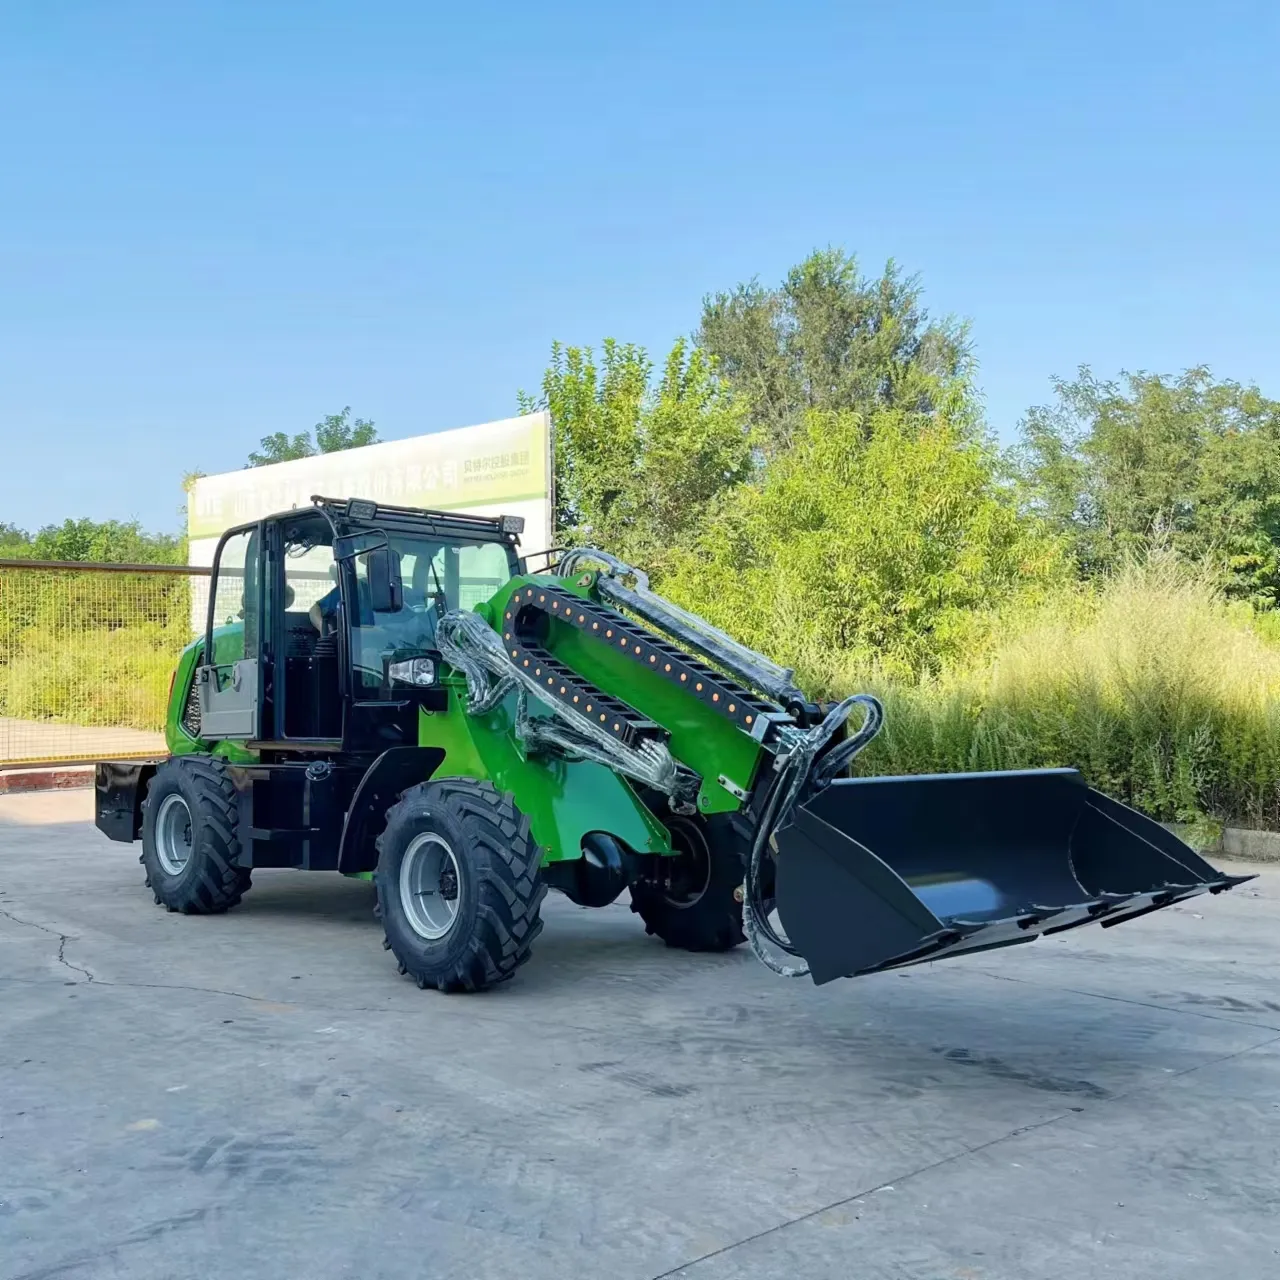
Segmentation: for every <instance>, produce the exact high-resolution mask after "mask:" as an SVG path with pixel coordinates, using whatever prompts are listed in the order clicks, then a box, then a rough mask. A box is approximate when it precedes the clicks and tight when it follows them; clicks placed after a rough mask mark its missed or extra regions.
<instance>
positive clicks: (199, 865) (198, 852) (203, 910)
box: [139, 755, 252, 916]
mask: <svg viewBox="0 0 1280 1280" xmlns="http://www.w3.org/2000/svg"><path fill="white" fill-rule="evenodd" d="M238 821H239V814H238V812H237V808H236V793H235V789H234V788H233V787H232V785H231V780H230V779H229V778H228V777H227V772H226V765H225V764H224V763H223V762H222V761H221V760H218V759H215V758H214V757H213V756H205V755H189V756H174V757H172V758H171V759H169V760H166V761H165V762H164V763H163V764H162V765H161V766H160V767H159V768H158V769H157V770H156V772H155V776H154V777H153V778H152V779H151V784H150V785H149V786H148V788H147V796H146V799H145V800H144V801H143V802H142V857H141V858H140V859H139V861H140V862H141V863H142V865H143V867H144V868H145V869H146V872H147V888H149V889H150V890H151V892H152V893H153V894H154V895H155V900H156V904H157V905H158V906H163V907H167V908H168V909H169V910H170V911H181V912H182V913H183V914H184V915H189V916H191V915H201V916H210V915H219V914H221V913H222V912H223V911H226V910H228V909H229V908H231V907H234V906H235V905H236V903H238V902H239V901H240V899H241V898H242V897H244V894H245V890H247V889H248V888H249V881H250V877H251V874H252V873H251V872H250V871H249V869H248V868H247V867H240V866H237V865H236V857H237V855H238V854H239V851H240V842H239V840H238V839H237V836H236V827H237V824H238Z"/></svg>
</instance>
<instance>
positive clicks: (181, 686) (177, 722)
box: [164, 622, 258, 764]
mask: <svg viewBox="0 0 1280 1280" xmlns="http://www.w3.org/2000/svg"><path fill="white" fill-rule="evenodd" d="M203 651H204V639H203V637H201V638H200V639H197V640H193V641H192V642H191V643H190V644H189V645H187V647H186V648H185V649H183V651H182V652H181V654H179V655H178V666H177V669H176V671H175V672H174V677H173V688H172V689H170V690H169V708H168V711H167V712H166V714H165V720H164V740H165V745H166V746H167V747H168V748H169V753H170V754H171V755H175V756H185V755H190V754H191V753H192V752H195V751H203V752H208V753H210V754H212V755H215V756H221V757H222V758H223V759H224V760H230V761H232V762H233V763H236V764H250V763H252V762H253V761H255V760H257V758H258V753H257V752H256V751H250V750H249V749H248V748H247V747H243V746H241V745H240V743H238V742H216V743H209V742H204V741H202V740H200V739H197V738H193V737H191V735H190V734H189V733H187V731H186V730H185V729H184V728H183V727H182V708H183V706H184V705H185V704H186V701H187V690H188V689H189V688H190V687H191V678H192V676H193V675H194V674H195V669H196V666H197V665H198V664H199V662H200V655H201V653H202V652H203ZM213 652H214V657H215V658H216V659H217V661H218V662H219V663H229V662H236V661H238V660H239V659H240V658H242V657H243V656H244V627H243V625H242V624H241V623H238V622H237V623H232V624H231V625H230V626H227V627H217V628H215V630H214V633H213Z"/></svg>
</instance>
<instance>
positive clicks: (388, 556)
mask: <svg viewBox="0 0 1280 1280" xmlns="http://www.w3.org/2000/svg"><path fill="white" fill-rule="evenodd" d="M364 562H365V567H366V568H367V569H368V571H369V607H370V608H371V609H372V610H373V611H374V613H399V612H400V610H401V609H403V608H404V583H403V582H401V580H400V557H399V555H397V554H396V552H394V551H392V549H391V548H390V547H388V546H385V545H383V546H381V547H375V548H374V550H372V551H370V552H369V553H368V554H367V555H366V556H365V561H364Z"/></svg>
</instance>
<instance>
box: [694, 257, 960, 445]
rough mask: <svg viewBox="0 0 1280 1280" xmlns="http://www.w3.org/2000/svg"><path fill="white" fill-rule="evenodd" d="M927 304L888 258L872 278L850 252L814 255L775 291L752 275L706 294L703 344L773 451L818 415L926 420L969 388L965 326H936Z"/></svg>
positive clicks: (913, 279) (701, 330) (701, 332)
mask: <svg viewBox="0 0 1280 1280" xmlns="http://www.w3.org/2000/svg"><path fill="white" fill-rule="evenodd" d="M920 297H921V289H920V282H919V280H918V279H917V278H916V277H915V276H908V277H903V276H902V275H900V274H899V272H898V269H897V267H896V266H895V265H894V263H893V262H889V263H888V264H887V266H886V267H885V269H884V272H883V274H882V275H881V276H880V277H879V279H869V278H863V277H861V276H859V274H858V264H857V260H856V259H855V258H854V257H852V256H851V255H849V254H847V253H845V252H844V251H843V250H841V249H832V248H828V249H824V250H816V251H815V252H813V253H812V254H810V255H809V257H808V258H806V259H805V260H804V261H803V262H801V263H800V264H799V265H798V266H796V267H793V268H792V269H791V270H790V271H789V272H788V273H787V276H786V279H785V280H784V281H783V282H782V284H781V285H780V286H778V287H777V288H773V289H766V288H764V287H763V286H762V285H761V284H760V283H759V282H758V281H757V280H751V281H749V282H748V283H746V284H740V285H738V286H737V288H735V289H732V290H730V291H729V292H727V293H717V294H715V295H713V296H711V297H708V298H706V299H704V300H703V308H702V322H701V326H700V328H699V331H698V342H699V344H700V346H701V347H702V348H703V349H704V350H705V351H706V352H707V353H708V354H709V355H710V356H711V357H712V359H713V360H714V361H715V362H716V364H717V367H718V369H719V370H720V373H721V376H722V377H723V378H724V380H725V382H726V383H727V384H728V385H729V387H730V388H731V389H732V390H733V391H734V392H735V393H736V394H737V395H738V396H739V397H740V398H742V399H743V400H745V401H746V403H747V404H748V405H749V407H750V416H751V421H752V424H753V426H755V427H756V428H758V430H759V435H760V441H761V443H762V444H763V446H764V447H765V448H766V449H768V450H769V451H771V452H772V451H776V450H781V449H785V448H787V447H788V446H789V445H790V443H791V442H792V439H793V437H794V435H795V433H796V431H797V430H798V429H800V428H802V426H803V423H804V420H805V415H806V414H807V413H808V412H810V411H811V410H814V409H822V410H842V409H843V410H852V411H854V412H857V413H860V414H863V415H864V416H870V415H871V414H873V413H874V412H876V411H877V410H878V409H902V410H905V411H907V412H911V413H917V414H928V413H930V412H932V411H933V410H934V409H935V408H937V407H938V404H939V397H940V396H941V395H943V394H945V393H946V391H947V390H948V389H949V388H951V387H952V386H953V385H954V384H956V383H957V382H961V383H963V382H964V381H965V379H966V375H967V373H968V372H969V369H970V363H971V362H970V351H969V340H968V334H967V331H966V329H965V328H964V326H962V325H958V324H955V323H953V322H951V321H943V322H938V321H930V320H929V317H928V315H927V313H926V312H925V311H924V309H923V308H922V307H921V305H920Z"/></svg>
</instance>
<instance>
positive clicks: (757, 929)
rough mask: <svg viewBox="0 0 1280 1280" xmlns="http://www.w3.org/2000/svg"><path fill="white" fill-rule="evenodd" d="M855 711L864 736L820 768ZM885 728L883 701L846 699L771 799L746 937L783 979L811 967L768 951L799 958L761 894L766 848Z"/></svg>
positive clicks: (801, 749) (754, 865)
mask: <svg viewBox="0 0 1280 1280" xmlns="http://www.w3.org/2000/svg"><path fill="white" fill-rule="evenodd" d="M855 706H860V707H862V708H863V709H864V711H865V713H866V714H865V716H864V718H863V721H862V724H861V725H860V726H859V728H858V731H857V732H856V733H855V734H854V735H853V736H852V737H851V738H848V739H846V740H845V741H844V742H842V743H840V744H839V745H838V746H837V747H834V748H833V749H832V750H831V751H829V752H827V754H826V755H825V756H823V757H822V759H821V760H820V761H819V762H818V764H817V765H816V766H815V765H814V763H813V761H814V757H815V756H816V755H817V753H818V752H819V751H820V750H821V749H822V748H823V747H824V746H825V745H826V744H827V743H828V742H829V741H830V740H831V737H832V735H833V734H834V733H835V732H836V730H837V729H839V728H840V726H841V725H843V724H844V722H845V721H846V720H847V719H848V718H849V714H850V712H851V711H852V710H853V708H854V707H855ZM883 723H884V708H883V706H881V704H880V702H879V700H878V699H876V698H873V697H872V696H871V695H870V694H866V693H858V694H854V695H853V696H852V697H849V698H846V699H845V700H844V701H843V702H841V703H840V704H839V705H838V706H836V707H834V708H833V709H832V710H831V711H830V712H828V713H827V715H826V717H825V718H824V719H823V721H822V723H821V724H820V725H818V726H817V727H816V728H815V729H812V730H810V731H809V732H808V733H806V734H805V735H804V736H803V737H802V738H801V739H800V740H799V741H798V742H797V743H796V744H795V746H794V747H793V749H792V751H791V754H790V755H789V756H788V757H787V758H786V761H785V763H784V764H783V766H782V768H781V770H780V771H779V773H778V777H777V778H776V779H775V781H774V784H773V786H772V787H771V788H770V789H769V794H768V796H767V797H766V798H765V803H764V808H763V809H762V811H761V814H760V820H759V822H758V823H757V824H756V833H755V838H754V839H753V840H752V842H751V856H750V859H749V861H748V865H747V877H746V884H745V886H744V890H745V891H744V893H743V895H742V931H743V933H745V934H746V937H747V941H748V942H749V943H750V944H751V950H752V951H753V952H755V955H756V959H758V960H759V961H760V963H761V964H763V965H764V966H765V967H766V968H768V969H772V970H773V972H774V973H776V974H778V975H780V976H781V977H783V978H804V977H807V976H808V973H809V966H808V964H807V963H806V962H805V961H804V960H801V961H800V963H799V964H794V965H793V964H788V963H787V962H786V961H785V960H782V959H780V958H779V957H778V956H777V955H776V954H775V952H774V951H771V950H769V949H768V948H767V947H766V946H765V943H766V942H767V943H768V945H769V947H772V948H775V949H776V951H781V952H783V954H785V955H789V956H797V955H798V952H797V951H796V949H795V948H794V947H793V946H792V945H791V944H790V942H788V941H787V940H786V939H784V938H781V937H779V935H778V934H777V932H776V931H775V930H774V928H773V926H772V925H771V924H770V923H769V913H768V911H767V909H766V907H765V905H764V901H763V898H762V896H761V892H760V866H761V862H762V861H763V858H764V850H765V847H766V845H767V844H768V842H769V840H770V839H771V838H772V836H773V835H774V833H775V832H776V831H777V830H778V828H779V827H781V826H783V825H784V824H785V823H786V821H787V819H788V818H789V817H790V816H791V810H792V809H793V808H794V807H795V802H796V799H797V797H798V796H799V794H800V792H801V790H802V789H803V788H804V786H805V783H806V781H807V782H809V783H810V784H811V786H812V789H813V790H814V791H821V790H822V789H823V788H824V787H826V786H827V785H828V784H829V783H830V782H831V780H832V779H833V778H834V777H835V776H836V775H837V774H839V773H841V772H842V771H843V770H844V769H846V768H848V766H849V765H850V764H851V763H852V761H853V759H854V757H855V756H857V755H858V753H859V752H860V751H862V750H864V749H865V748H866V747H867V745H868V744H869V743H870V742H871V740H872V739H873V738H874V737H875V736H876V734H878V733H879V732H880V728H881V725H883Z"/></svg>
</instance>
